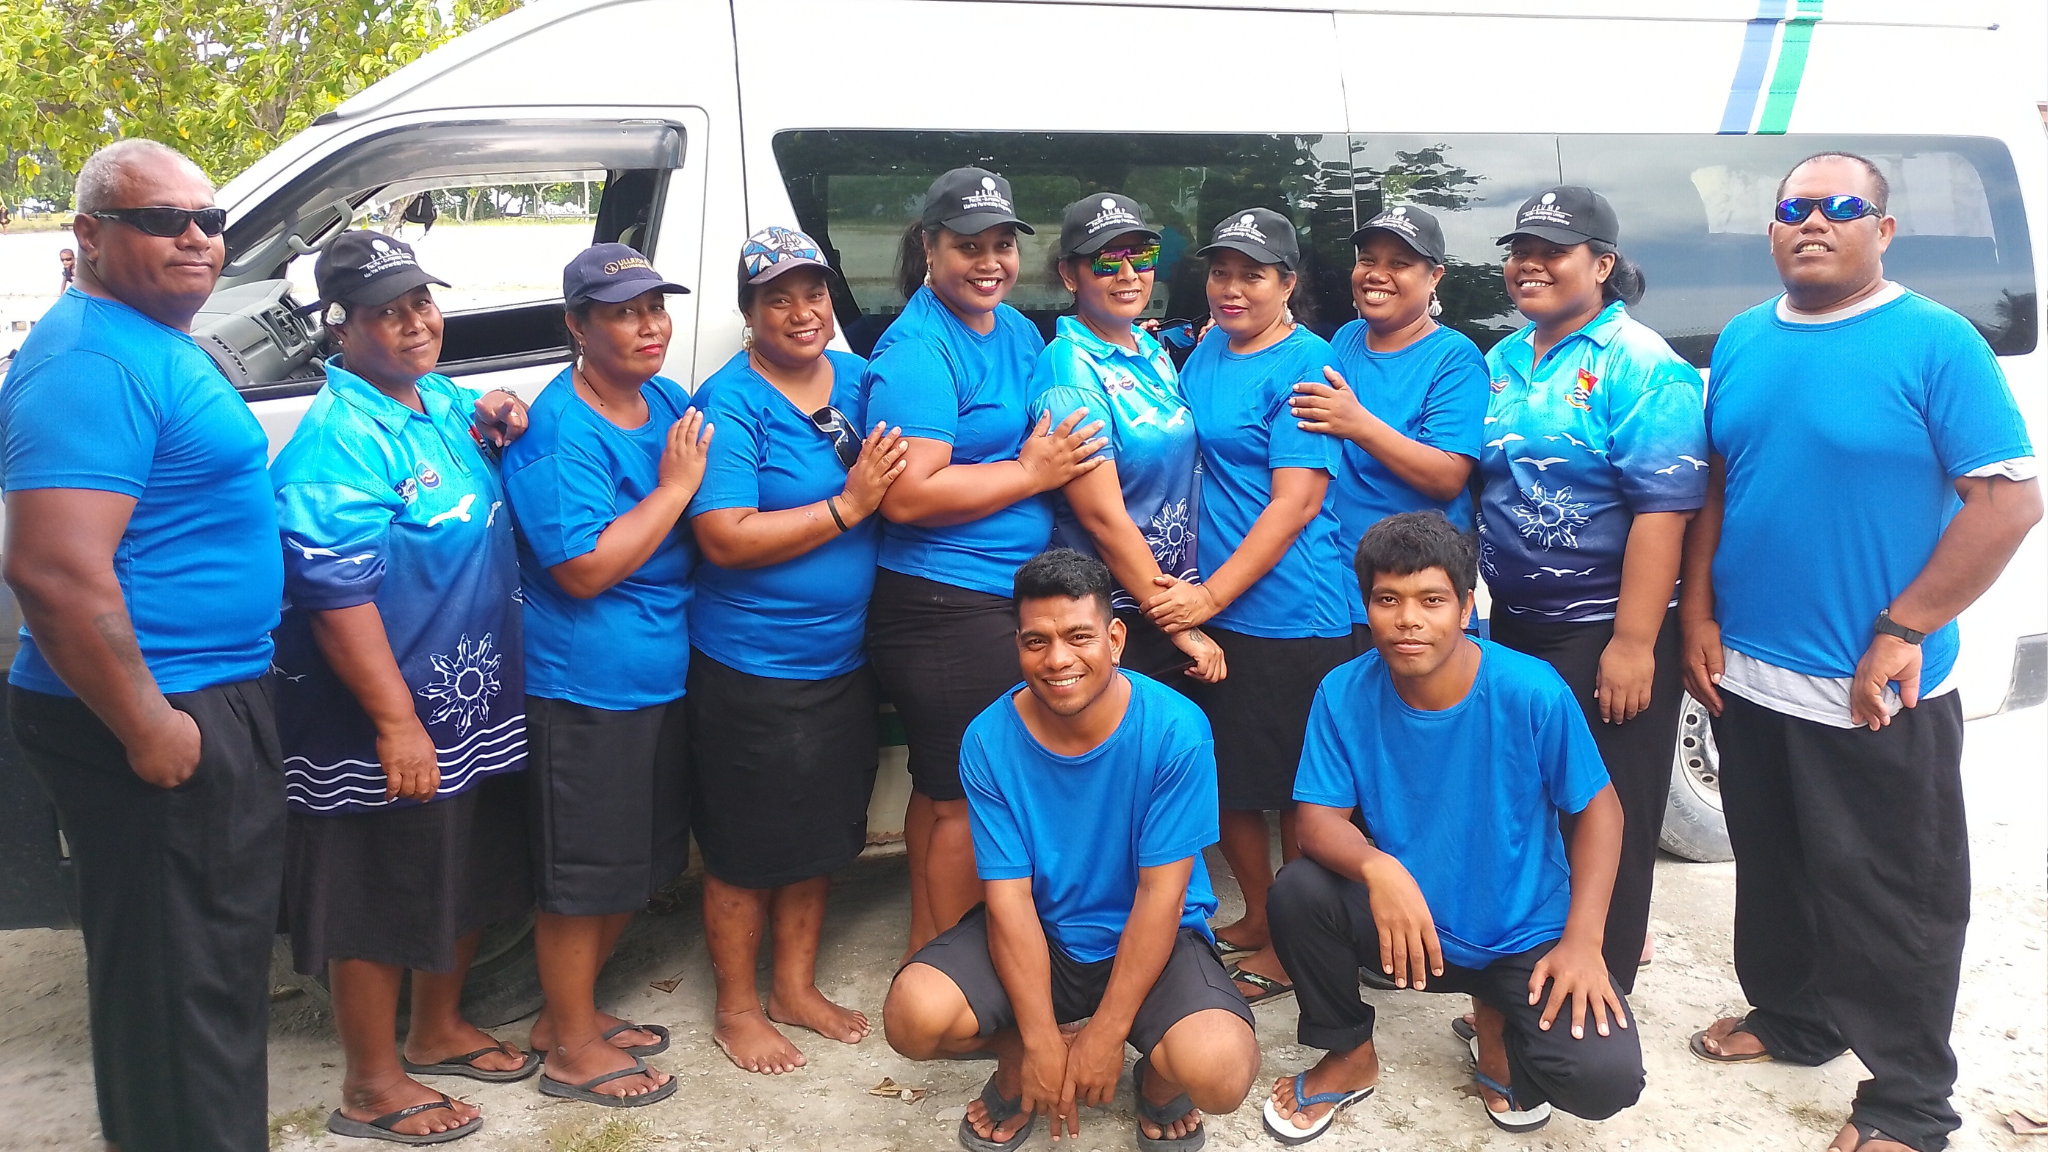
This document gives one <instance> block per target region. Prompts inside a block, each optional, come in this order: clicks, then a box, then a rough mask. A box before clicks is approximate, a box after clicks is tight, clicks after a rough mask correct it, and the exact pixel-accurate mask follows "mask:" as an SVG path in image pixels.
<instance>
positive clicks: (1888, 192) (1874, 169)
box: [1778, 151, 1892, 212]
mask: <svg viewBox="0 0 2048 1152" xmlns="http://www.w3.org/2000/svg"><path fill="white" fill-rule="evenodd" d="M1815 160H1847V161H1849V162H1851V163H1854V164H1861V165H1863V170H1864V171H1865V172H1867V173H1869V174H1870V183H1871V186H1872V187H1874V188H1876V189H1877V195H1876V196H1875V197H1873V198H1872V200H1871V204H1872V205H1873V206H1874V207H1875V208H1876V209H1877V210H1878V211H1879V212H1883V211H1885V206H1886V205H1887V204H1889V203H1891V199H1892V184H1891V181H1889V180H1886V179H1885V178H1884V173H1883V172H1882V171H1881V170H1879V168H1878V166H1877V165H1876V164H1875V163H1874V162H1873V161H1872V160H1871V159H1870V158H1869V157H1868V156H1858V155H1857V154H1856V153H1854V152H1832V151H1830V152H1815V153H1814V154H1813V155H1811V156H1808V157H1807V158H1806V159H1804V160H1801V161H1800V162H1799V163H1797V164H1794V165H1793V166H1792V167H1790V168H1787V169H1786V170H1785V176H1784V179H1782V180H1779V181H1778V199H1780V200H1783V199H1784V198H1785V185H1787V184H1790V183H1791V182H1792V173H1794V172H1797V171H1799V170H1800V169H1801V168H1804V167H1806V166H1807V165H1808V164H1811V163H1813V162H1814V161H1815Z"/></svg>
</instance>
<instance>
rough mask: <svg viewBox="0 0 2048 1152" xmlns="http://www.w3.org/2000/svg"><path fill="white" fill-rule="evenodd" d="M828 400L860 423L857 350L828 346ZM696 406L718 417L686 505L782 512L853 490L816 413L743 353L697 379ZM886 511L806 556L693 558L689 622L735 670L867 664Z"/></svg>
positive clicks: (835, 669)
mask: <svg viewBox="0 0 2048 1152" xmlns="http://www.w3.org/2000/svg"><path fill="white" fill-rule="evenodd" d="M825 356H826V358H827V360H828V361H829V362H830V363H831V365H832V406H833V407H834V408H837V409H839V411H840V412H841V413H842V414H844V415H845V416H846V418H847V419H848V420H849V421H851V422H852V424H853V426H854V428H855V429H857V430H860V431H863V432H864V431H866V428H867V426H866V425H864V424H862V423H861V414H862V407H863V406H862V404H861V395H860V382H861V371H862V369H864V368H865V367H866V366H867V362H866V361H864V360H862V359H861V358H860V357H858V356H855V355H854V354H852V353H851V352H833V351H827V352H826V353H825ZM690 403H691V405H692V406H694V407H697V408H701V409H703V410H704V418H705V419H706V420H708V421H710V422H711V423H712V424H713V425H715V426H716V427H717V429H718V430H717V432H715V433H714V434H713V435H712V437H711V458H710V460H709V461H708V462H707V463H706V465H705V468H704V483H703V485H702V486H701V487H699V488H698V489H697V495H696V498H695V499H693V500H691V501H690V513H689V514H690V515H691V516H692V517H696V516H701V515H703V514H704V513H706V512H710V511H713V510H714V509H719V508H756V509H759V510H760V511H763V512H779V511H782V510H784V509H788V508H802V507H804V506H806V505H810V504H816V503H817V502H818V501H820V500H823V499H825V498H826V497H828V496H837V495H839V494H840V493H841V492H843V491H845V490H846V466H845V465H844V464H841V463H840V462H839V457H838V455H837V454H836V453H834V452H833V450H832V440H831V438H830V437H828V436H826V435H825V434H824V433H822V432H820V431H818V428H817V426H816V425H815V424H812V423H811V418H810V416H809V415H808V414H806V413H804V412H800V411H798V410H797V407H796V405H794V404H792V403H790V402H789V399H788V397H786V396H784V395H783V394H782V393H780V392H778V391H776V390H775V386H774V385H773V384H770V383H769V382H768V381H767V380H766V379H764V378H763V377H762V376H761V374H760V373H759V372H756V371H754V369H753V367H752V366H751V365H750V364H749V363H748V361H747V354H746V353H745V352H740V353H738V354H736V355H734V356H733V358H732V359H730V360H728V361H726V362H725V366H724V367H723V368H720V369H719V370H718V371H717V372H715V373H713V374H712V376H711V378H710V379H708V380H706V381H704V382H703V383H702V384H699V385H698V386H697V391H696V392H695V393H693V394H692V395H691V397H690ZM881 541H882V532H881V517H879V516H870V517H868V518H867V519H866V520H863V521H861V522H860V523H858V524H855V525H854V526H853V527H852V528H849V529H847V530H846V531H844V532H841V533H840V534H839V535H837V536H835V537H833V538H832V539H830V540H827V541H825V542H824V543H823V544H820V545H818V546H817V547H816V548H813V549H811V550H810V551H809V552H806V553H804V554H803V555H801V556H796V557H793V558H791V559H788V560H784V561H782V562H781V563H779V564H769V565H767V566H765V567H761V568H720V567H719V566H718V565H716V564H713V563H711V562H710V561H709V560H705V561H703V562H702V563H700V564H698V565H697V595H696V599H695V600H694V601H693V602H692V603H691V605H690V618H691V619H690V623H691V625H692V627H691V629H690V631H691V633H692V637H691V638H692V640H693V642H694V643H695V644H696V645H697V647H698V649H699V650H701V651H702V652H704V653H705V654H706V655H708V656H710V657H711V658H712V659H714V660H717V661H718V662H719V663H721V664H724V665H726V666H727V667H729V668H737V669H739V670H740V671H742V672H747V673H751V674H752V675H755V676H771V677H775V678H777V679H781V680H823V679H827V678H829V677H832V676H843V675H845V674H846V673H848V672H851V671H853V670H854V669H856V668H859V667H860V666H861V665H863V664H865V663H867V653H866V651H865V649H863V648H862V646H861V645H862V634H863V632H864V631H865V630H866V628H867V620H868V596H869V594H870V593H872V592H873V591H874V587H875V555H876V552H877V550H878V549H879V548H880V547H881Z"/></svg>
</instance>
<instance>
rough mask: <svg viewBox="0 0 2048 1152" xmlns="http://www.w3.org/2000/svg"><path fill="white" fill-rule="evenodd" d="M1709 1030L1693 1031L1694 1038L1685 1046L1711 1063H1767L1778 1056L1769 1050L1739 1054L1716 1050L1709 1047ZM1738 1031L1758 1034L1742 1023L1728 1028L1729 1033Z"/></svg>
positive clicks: (1732, 1033) (1751, 1034)
mask: <svg viewBox="0 0 2048 1152" xmlns="http://www.w3.org/2000/svg"><path fill="white" fill-rule="evenodd" d="M1707 1031H1708V1030H1707V1029H1705V1028H1702V1029H1700V1030H1699V1031H1697V1032H1695V1033H1693V1034H1692V1039H1691V1040H1689V1041H1687V1042H1686V1045H1685V1046H1686V1047H1687V1048H1690V1049H1692V1054H1693V1055H1695V1056H1697V1057H1699V1058H1700V1059H1702V1060H1705V1061H1706V1062H1707V1063H1709V1064H1765V1063H1769V1062H1770V1061H1771V1060H1773V1059H1776V1057H1773V1056H1772V1055H1771V1054H1770V1053H1769V1052H1743V1053H1741V1054H1739V1055H1731V1054H1729V1053H1726V1052H1716V1051H1714V1050H1713V1049H1711V1048H1709V1047H1707ZM1737 1032H1740V1033H1743V1034H1744V1035H1748V1036H1754V1035H1756V1033H1754V1032H1751V1031H1750V1030H1749V1029H1747V1028H1744V1027H1743V1026H1742V1025H1740V1024H1737V1025H1736V1026H1735V1027H1733V1028H1730V1029H1729V1030H1728V1035H1730V1036H1733V1035H1735V1034H1736V1033H1737Z"/></svg>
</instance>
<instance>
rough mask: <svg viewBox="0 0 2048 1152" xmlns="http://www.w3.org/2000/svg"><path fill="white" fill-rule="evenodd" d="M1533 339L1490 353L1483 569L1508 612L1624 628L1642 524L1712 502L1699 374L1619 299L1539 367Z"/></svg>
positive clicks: (1526, 333) (1528, 332)
mask: <svg viewBox="0 0 2048 1152" xmlns="http://www.w3.org/2000/svg"><path fill="white" fill-rule="evenodd" d="M1535 331H1536V326H1535V325H1533V324H1530V325H1526V326H1524V327H1523V328H1522V330H1521V331H1519V332H1516V333H1515V334H1514V335H1512V336H1510V337H1508V338H1507V339H1505V340H1502V341H1501V342H1500V343H1498V344H1496V345H1494V346H1493V350H1492V351H1490V352H1488V353H1487V354H1486V367H1487V371H1488V372H1489V374H1490V376H1491V382H1490V384H1489V387H1490V388H1491V389H1492V392H1493V395H1492V399H1491V401H1490V403H1489V404H1488V406H1487V409H1486V431H1485V436H1486V443H1485V444H1484V445H1483V446H1482V448H1481V450H1480V456H1479V473H1480V477H1481V480H1482V482H1483V488H1482V490H1481V492H1480V497H1479V541H1480V543H1479V570H1480V572H1481V573H1482V574H1484V575H1485V577H1486V587H1487V589H1488V590H1489V591H1490V592H1491V593H1492V594H1493V602H1494V603H1495V604H1497V605H1500V606H1501V607H1503V608H1505V609H1507V610H1508V611H1509V612H1513V613H1515V614H1517V615H1526V616H1528V617H1529V618H1531V619H1537V620H1544V621H1551V622H1568V621H1581V620H1612V619H1613V618H1614V608H1615V605H1616V604H1618V603H1619V602H1620V600H1621V558H1622V554H1623V552H1625V551H1626V550H1627V548H1628V533H1629V529H1630V528H1631V527H1633V526H1634V524H1635V518H1636V516H1637V515H1639V514H1641V513H1645V512H1688V511H1691V510H1693V509H1695V508H1698V507H1700V506H1701V505H1703V504H1705V503H1706V500H1707V426H1706V417H1705V415H1704V414H1703V410H1702V409H1703V404H1704V401H1703V400H1702V398H1701V395H1700V374H1699V372H1698V370H1696V369H1695V368H1693V366H1692V365H1690V364H1688V363H1686V362H1685V361H1684V360H1683V359H1682V358H1680V357H1679V355H1678V354H1677V353H1676V352H1673V351H1672V350H1671V346H1670V345H1668V344H1666V343H1664V338H1663V337H1662V336H1659V335H1657V334H1656V333H1655V332H1653V331H1651V330H1650V329H1649V328H1648V327H1647V326H1645V325H1643V324H1640V323H1637V322H1636V321H1635V320H1634V319H1632V318H1631V317H1630V316H1629V314H1628V311H1627V309H1625V308H1623V307H1622V306H1621V302H1620V301H1618V300H1617V301H1615V302H1614V303H1612V304H1609V305H1608V306H1607V307H1606V308H1605V309H1604V310H1602V311H1601V313H1600V314H1599V315H1598V316H1596V317H1594V318H1593V321H1592V322H1591V323H1589V324H1587V325H1586V326H1585V327H1584V328H1581V329H1579V330H1578V331H1577V332H1574V333H1572V334H1571V335H1569V336H1567V337H1565V338H1564V339H1563V340H1560V341H1558V343H1557V345H1556V346H1555V347H1553V348H1552V349H1550V351H1548V352H1545V353H1544V354H1543V361H1542V362H1541V363H1535V362H1534V353H1535V349H1534V348H1533V347H1531V345H1530V343H1529V340H1530V337H1531V336H1532V335H1533V334H1534V333H1535Z"/></svg>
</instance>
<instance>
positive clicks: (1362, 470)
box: [1330, 320, 1489, 624]
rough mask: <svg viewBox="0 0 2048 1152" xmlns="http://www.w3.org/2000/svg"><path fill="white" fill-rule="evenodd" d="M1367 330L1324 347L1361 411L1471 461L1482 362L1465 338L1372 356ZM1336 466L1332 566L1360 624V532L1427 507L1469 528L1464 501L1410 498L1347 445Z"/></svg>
mask: <svg viewBox="0 0 2048 1152" xmlns="http://www.w3.org/2000/svg"><path fill="white" fill-rule="evenodd" d="M1367 331H1368V329H1367V327H1366V323H1365V321H1363V320H1353V321H1352V322H1351V323H1349V324H1346V325H1345V326H1344V327H1342V328H1339V329H1337V335H1336V337H1335V338H1334V339H1332V340H1331V341H1330V347H1331V349H1332V350H1334V351H1335V352H1336V354H1337V371H1339V372H1341V373H1343V374H1344V382H1345V383H1347V384H1349V385H1351V390H1352V391H1353V392H1356V393H1357V394H1358V401H1359V403H1361V404H1363V405H1365V407H1366V410H1367V411H1369V412H1371V413H1372V414H1373V415H1375V416H1377V417H1379V418H1380V419H1382V420H1384V421H1386V422H1387V424H1388V426H1389V427H1391V428H1393V430H1394V431H1396V432H1399V433H1400V434H1401V435H1403V436H1406V437H1408V438H1409V439H1410V440H1413V441H1415V442H1417V443H1419V444H1427V445H1429V446H1430V447H1432V448H1441V449H1442V450H1444V451H1445V452H1455V453H1457V454H1458V455H1460V456H1468V457H1470V458H1472V459H1473V460H1475V461H1476V460H1478V459H1479V446H1480V444H1481V443H1482V442H1483V441H1484V439H1485V437H1483V436H1482V435H1481V434H1480V433H1481V431H1482V430H1483V429H1484V428H1485V426H1486V401H1487V397H1488V395H1489V394H1488V392H1487V390H1486V357H1485V355H1484V354H1483V353H1481V352H1480V351H1479V345H1477V344H1474V343H1473V342H1472V339H1471V337H1469V336H1467V335H1465V334H1464V333H1463V332H1460V331H1458V330H1457V329H1455V328H1446V327H1442V326H1439V327H1438V328H1437V329H1436V330H1435V331H1433V332H1431V333H1430V334H1429V335H1427V336H1424V337H1423V338H1422V339H1420V340H1417V341H1416V342H1415V343H1413V344H1410V345H1408V346H1407V347H1406V348H1402V349H1399V350H1397V351H1393V352H1375V351H1373V350H1372V349H1371V348H1369V347H1367V346H1366V343H1365V338H1366V333H1367ZM1343 444H1344V466H1343V467H1342V468H1340V469H1338V471H1337V482H1336V483H1335V484H1333V485H1332V486H1331V488H1332V490H1333V491H1334V492H1335V494H1336V505H1337V550H1338V553H1339V563H1338V568H1339V570H1340V571H1342V573H1343V576H1344V594H1345V596H1346V597H1347V600H1346V603H1347V604H1348V605H1349V606H1350V609H1351V622H1352V623H1353V624H1363V623H1365V597H1364V595H1363V594H1362V593H1361V592H1360V590H1359V587H1358V571H1357V569H1356V567H1355V566H1354V564H1353V561H1354V560H1355V558H1356V557H1357V555H1358V542H1359V540H1361V539H1363V538H1364V536H1365V532H1366V529H1368V528H1371V527H1372V526H1373V525H1375V524H1377V523H1379V522H1380V521H1382V520H1384V519H1386V518H1387V517H1389V516H1394V515H1398V514H1399V513H1402V512H1421V511H1424V510H1426V509H1430V508H1434V509H1436V510H1437V511H1439V512H1442V513H1443V514H1444V515H1445V516H1446V517H1448V518H1449V519H1450V522H1451V523H1453V524H1455V525H1457V526H1458V527H1459V528H1460V529H1462V530H1464V531H1468V532H1469V531H1471V529H1472V496H1471V494H1470V492H1469V491H1468V490H1467V489H1464V488H1460V489H1459V490H1458V494H1457V495H1456V496H1453V497H1451V498H1450V499H1449V500H1436V499H1432V498H1431V497H1428V496H1425V495H1423V494H1422V493H1420V492H1417V491H1416V490H1415V489H1414V487H1413V486H1411V485H1410V484H1409V483H1408V482H1407V481H1406V480H1403V479H1401V478H1400V477H1399V476H1396V475H1395V474H1394V473H1393V471H1392V470H1391V469H1389V468H1388V467H1387V466H1386V465H1385V464H1382V463H1380V461H1379V458H1378V457H1376V456H1374V455H1373V454H1372V453H1370V452H1367V451H1366V450H1365V449H1363V448H1360V447H1359V446H1358V445H1356V444H1354V443H1352V442H1351V441H1349V440H1346V441H1344V442H1343Z"/></svg>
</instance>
